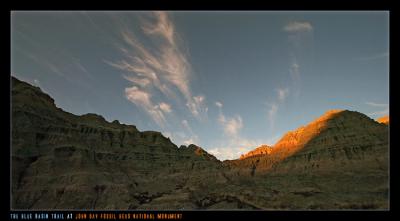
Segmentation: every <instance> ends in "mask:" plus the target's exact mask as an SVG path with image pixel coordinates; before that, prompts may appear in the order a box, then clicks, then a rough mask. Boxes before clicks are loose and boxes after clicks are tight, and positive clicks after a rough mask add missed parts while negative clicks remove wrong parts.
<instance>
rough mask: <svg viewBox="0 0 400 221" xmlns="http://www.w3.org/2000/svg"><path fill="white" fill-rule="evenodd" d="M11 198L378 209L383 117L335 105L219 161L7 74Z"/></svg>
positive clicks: (383, 179)
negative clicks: (80, 110)
mask: <svg viewBox="0 0 400 221" xmlns="http://www.w3.org/2000/svg"><path fill="white" fill-rule="evenodd" d="M11 153H12V196H11V197H12V207H13V208H19V209H385V208H388V191H389V188H388V125H387V124H383V123H378V122H376V121H374V120H372V119H370V118H368V117H367V116H365V115H364V114H361V113H358V112H354V111H346V110H335V111H329V112H327V113H325V114H324V115H323V116H321V117H319V118H318V119H316V120H314V121H313V122H311V123H310V124H308V125H306V126H303V127H300V128H299V129H297V130H295V131H291V132H288V133H287V134H285V135H284V136H283V137H282V138H281V139H280V140H279V141H278V142H277V143H276V144H275V145H274V146H272V147H269V146H261V147H259V148H257V149H255V150H253V151H250V152H249V153H248V154H244V155H243V156H242V157H241V158H240V159H237V160H232V161H224V162H221V161H219V160H218V159H216V158H215V157H214V156H213V155H211V154H209V153H207V152H206V151H205V150H204V149H202V148H201V147H198V146H196V145H193V144H192V145H189V146H181V147H179V148H178V147H177V146H176V145H175V144H173V143H172V142H171V141H170V139H169V138H166V137H164V136H163V135H162V134H161V133H159V132H154V131H144V132H140V131H139V130H138V129H137V128H136V127H135V126H131V125H125V124H120V123H119V122H118V121H113V122H107V121H106V120H105V119H104V118H103V117H101V116H99V115H96V114H85V115H82V116H76V115H73V114H70V113H68V112H65V111H63V110H62V109H60V108H57V107H56V106H55V104H54V100H53V99H52V98H51V97H50V96H48V95H47V94H45V93H43V92H42V91H41V90H40V89H39V88H37V87H34V86H31V85H29V84H27V83H25V82H22V81H19V80H18V79H16V78H12V152H11Z"/></svg>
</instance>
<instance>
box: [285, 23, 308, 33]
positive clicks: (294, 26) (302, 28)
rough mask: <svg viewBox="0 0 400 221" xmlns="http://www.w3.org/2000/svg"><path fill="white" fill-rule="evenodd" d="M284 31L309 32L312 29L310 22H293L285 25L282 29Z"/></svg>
mask: <svg viewBox="0 0 400 221" xmlns="http://www.w3.org/2000/svg"><path fill="white" fill-rule="evenodd" d="M283 30H284V31H286V32H290V33H293V32H295V33H296V32H309V31H312V30H313V27H312V25H311V23H310V22H298V21H293V22H290V23H289V24H287V25H286V26H285V27H284V28H283Z"/></svg>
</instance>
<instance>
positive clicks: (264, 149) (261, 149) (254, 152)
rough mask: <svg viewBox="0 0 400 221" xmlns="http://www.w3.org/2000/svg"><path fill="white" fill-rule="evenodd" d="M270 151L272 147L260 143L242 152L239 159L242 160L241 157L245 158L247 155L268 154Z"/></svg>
mask: <svg viewBox="0 0 400 221" xmlns="http://www.w3.org/2000/svg"><path fill="white" fill-rule="evenodd" d="M271 151H272V147H270V146H268V145H261V146H259V147H257V148H256V149H254V150H252V151H249V152H248V153H246V154H242V155H241V156H240V158H239V159H240V160H243V159H246V158H249V157H254V156H262V155H268V154H270V153H271Z"/></svg>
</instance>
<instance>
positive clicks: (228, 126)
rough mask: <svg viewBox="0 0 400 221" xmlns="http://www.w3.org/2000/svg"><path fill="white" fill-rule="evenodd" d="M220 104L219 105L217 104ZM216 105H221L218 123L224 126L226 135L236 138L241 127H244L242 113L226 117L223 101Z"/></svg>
mask: <svg viewBox="0 0 400 221" xmlns="http://www.w3.org/2000/svg"><path fill="white" fill-rule="evenodd" d="M217 103H218V104H220V106H219V105H217ZM217 103H216V105H217V106H218V107H219V109H220V112H219V116H218V123H219V124H220V125H221V126H222V128H223V130H224V133H225V135H227V136H229V137H231V138H236V137H237V136H238V134H239V131H240V129H242V127H243V121H242V117H241V116H240V115H236V116H234V117H231V118H229V117H225V115H224V114H223V112H222V103H220V102H217Z"/></svg>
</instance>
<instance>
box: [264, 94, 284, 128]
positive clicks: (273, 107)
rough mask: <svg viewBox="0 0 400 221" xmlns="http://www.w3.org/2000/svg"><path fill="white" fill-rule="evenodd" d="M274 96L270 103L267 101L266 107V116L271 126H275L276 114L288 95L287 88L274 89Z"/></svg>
mask: <svg viewBox="0 0 400 221" xmlns="http://www.w3.org/2000/svg"><path fill="white" fill-rule="evenodd" d="M276 92H277V93H276V97H275V98H274V101H273V102H271V103H267V105H268V106H269V108H268V109H267V117H268V121H269V124H270V126H271V128H274V126H275V119H276V115H277V114H278V110H279V107H280V106H281V105H282V103H283V102H284V101H285V100H286V98H287V96H289V88H278V89H276Z"/></svg>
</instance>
